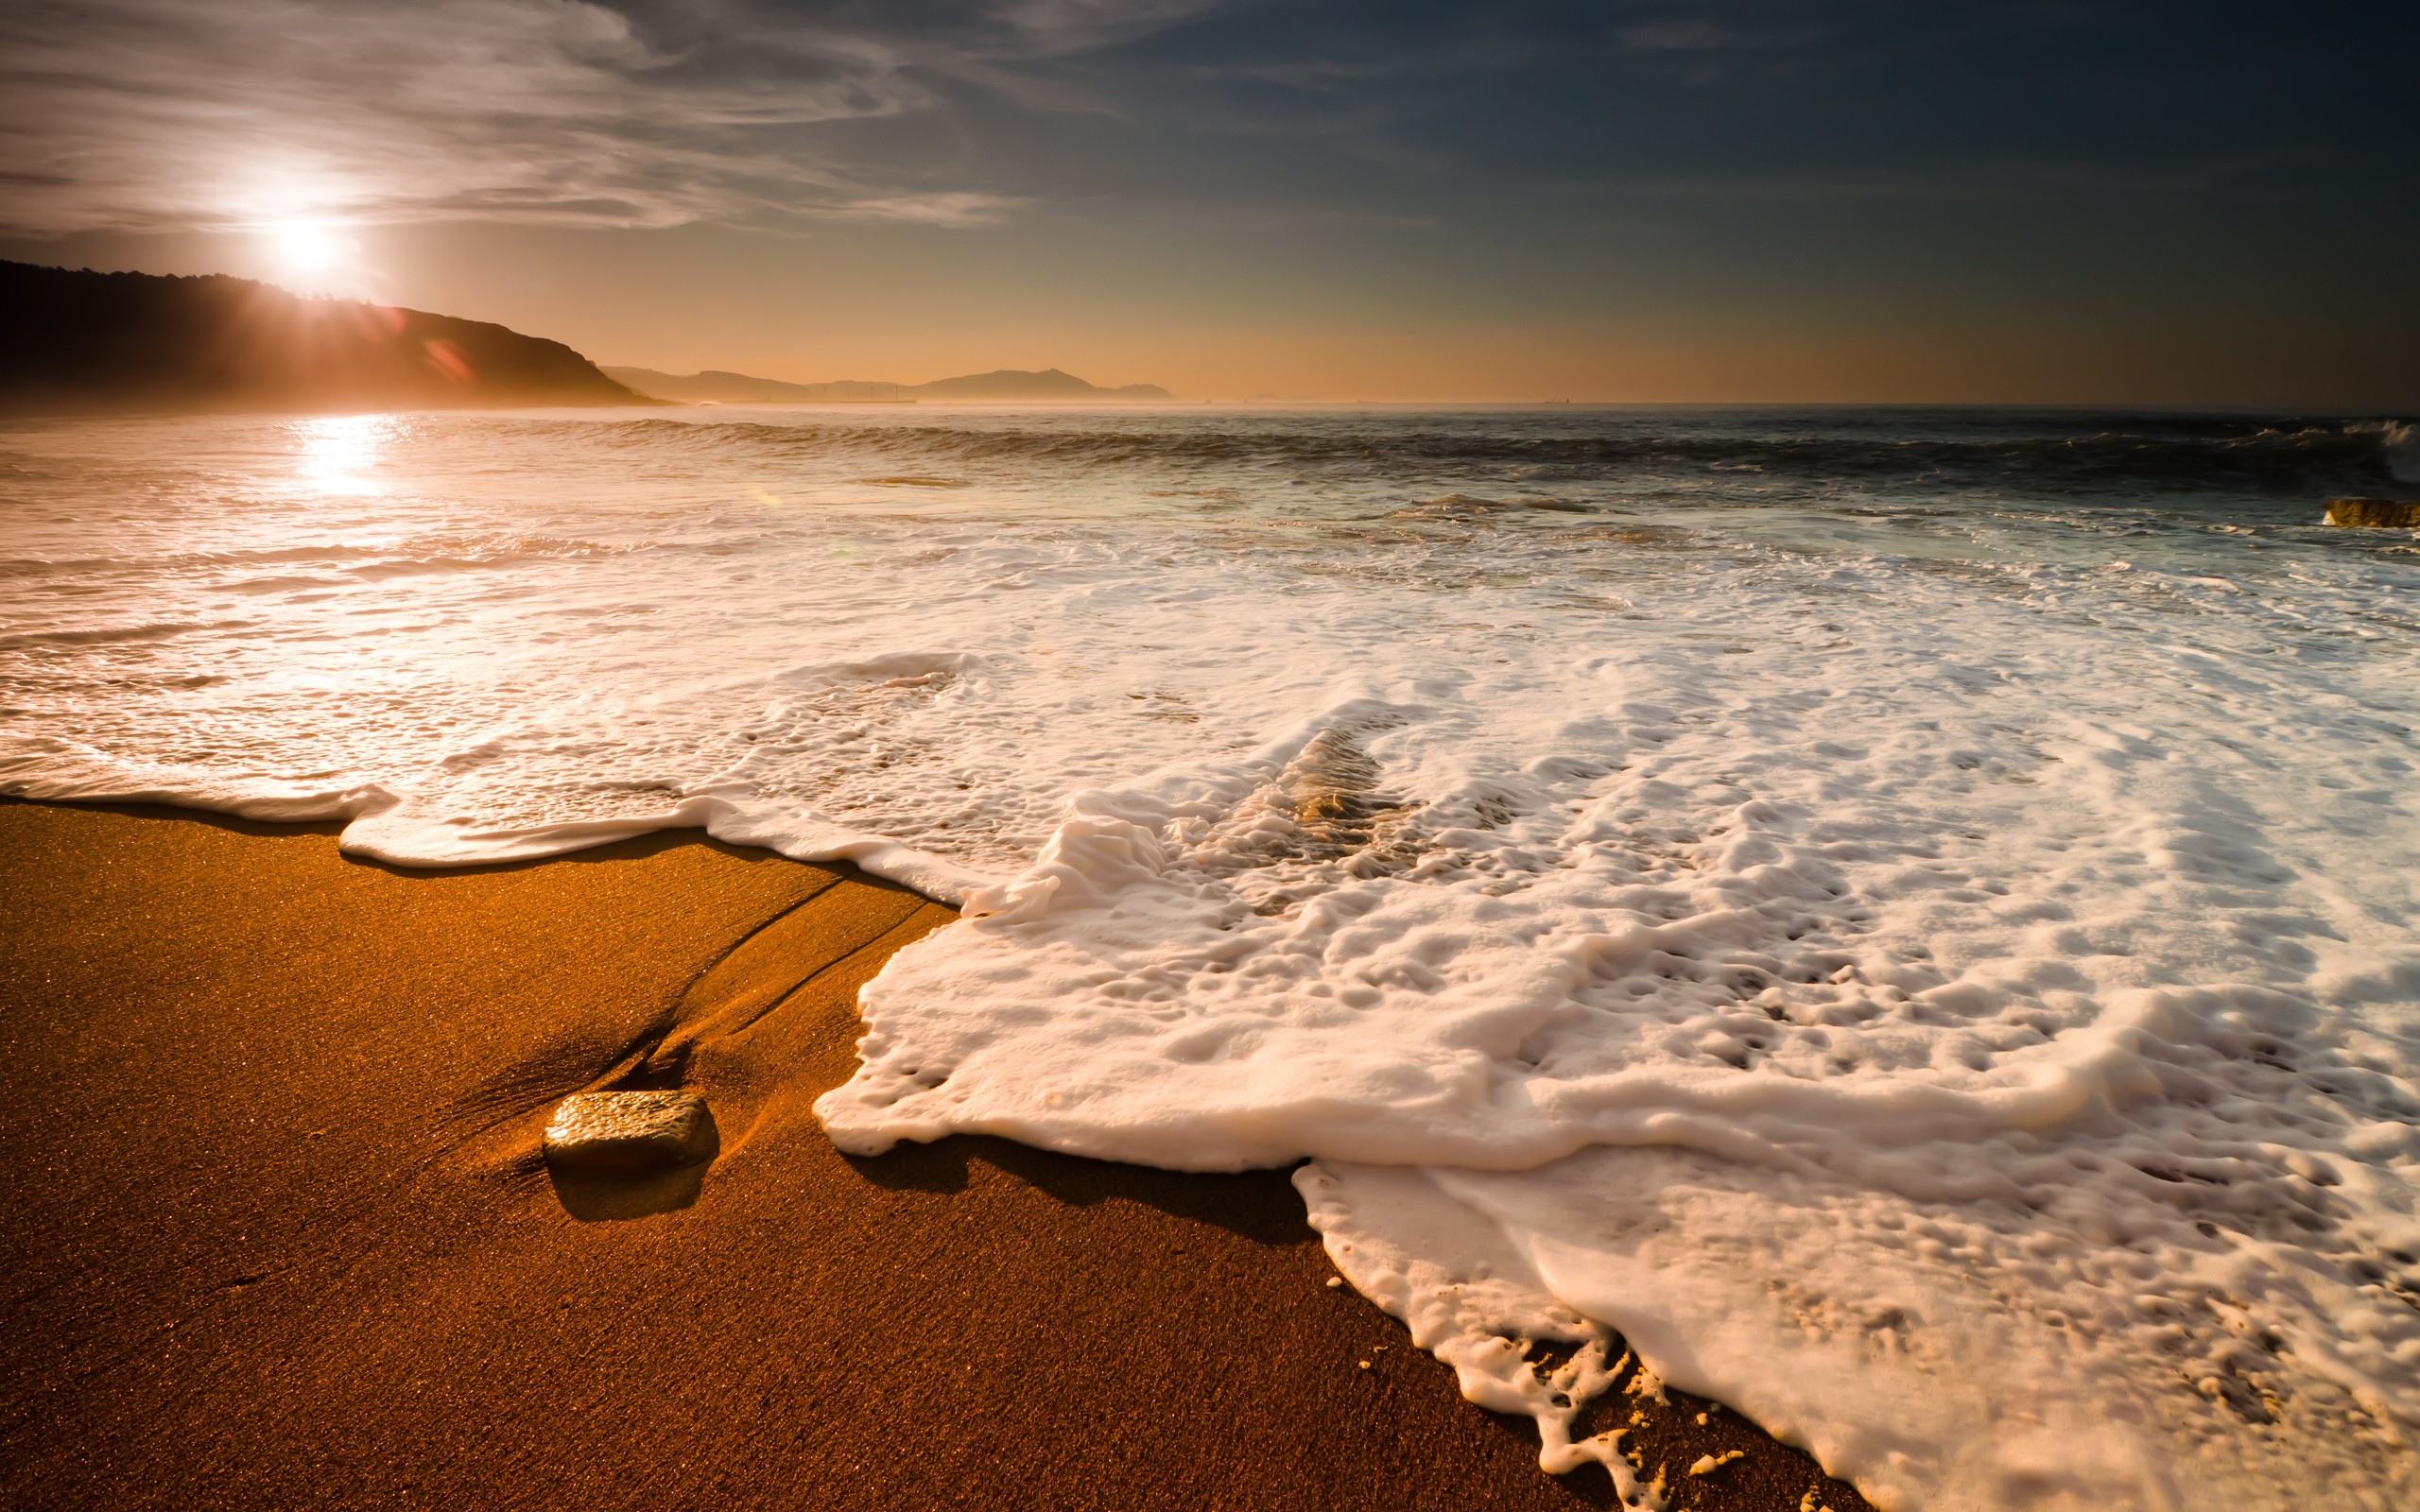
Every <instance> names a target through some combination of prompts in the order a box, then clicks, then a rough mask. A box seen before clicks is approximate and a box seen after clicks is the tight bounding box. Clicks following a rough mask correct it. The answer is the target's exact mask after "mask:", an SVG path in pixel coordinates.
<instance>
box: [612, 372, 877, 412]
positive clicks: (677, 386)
mask: <svg viewBox="0 0 2420 1512" xmlns="http://www.w3.org/2000/svg"><path fill="white" fill-rule="evenodd" d="M601 370H602V371H603V372H604V374H605V376H606V377H608V378H611V379H613V380H614V382H615V383H619V384H626V385H628V386H629V387H631V388H634V389H636V390H638V391H639V392H640V393H642V394H646V395H648V396H650V397H651V398H655V399H669V400H672V401H674V402H676V403H679V404H904V403H907V402H908V401H909V400H910V399H912V398H913V397H914V396H913V395H912V394H911V393H909V392H908V389H907V387H905V386H903V385H900V384H867V383H855V382H851V381H847V380H843V381H841V382H839V383H831V384H786V383H783V382H781V381H780V380H778V379H773V378H751V377H749V376H748V375H747V374H746V373H741V372H717V371H716V370H714V369H707V370H706V371H704V372H700V373H691V374H690V375H689V376H688V377H686V378H683V377H681V376H679V375H678V374H675V373H668V372H658V371H656V370H655V369H652V368H611V367H609V368H606V369H601Z"/></svg>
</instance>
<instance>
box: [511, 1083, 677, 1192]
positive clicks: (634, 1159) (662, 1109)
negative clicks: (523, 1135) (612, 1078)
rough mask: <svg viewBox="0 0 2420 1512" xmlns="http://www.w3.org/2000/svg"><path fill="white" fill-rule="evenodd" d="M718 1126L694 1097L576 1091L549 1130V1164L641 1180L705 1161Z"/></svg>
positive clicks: (560, 1106) (562, 1104) (561, 1105)
mask: <svg viewBox="0 0 2420 1512" xmlns="http://www.w3.org/2000/svg"><path fill="white" fill-rule="evenodd" d="M715 1144H716V1139H715V1121H714V1118H713V1115H711V1114H710V1113H708V1112H707V1111H706V1100H705V1099H704V1098H702V1097H700V1096H699V1095H698V1094H697V1093H695V1092H575V1093H573V1094H572V1095H571V1096H569V1097H566V1098H564V1099H563V1100H562V1102H560V1103H558V1104H556V1105H555V1116H554V1117H553V1118H552V1119H551V1120H549V1121H548V1122H547V1125H546V1143H545V1149H546V1163H547V1164H549V1165H551V1166H553V1167H554V1168H555V1169H557V1170H559V1171H603V1172H613V1173H617V1174H621V1175H631V1176H634V1175H640V1174H644V1173H646V1172H649V1171H664V1170H669V1169H670V1168H672V1167H673V1166H676V1165H689V1164H693V1163H695V1162H697V1161H699V1160H706V1159H708V1158H709V1157H711V1156H712V1155H713V1154H714V1153H715Z"/></svg>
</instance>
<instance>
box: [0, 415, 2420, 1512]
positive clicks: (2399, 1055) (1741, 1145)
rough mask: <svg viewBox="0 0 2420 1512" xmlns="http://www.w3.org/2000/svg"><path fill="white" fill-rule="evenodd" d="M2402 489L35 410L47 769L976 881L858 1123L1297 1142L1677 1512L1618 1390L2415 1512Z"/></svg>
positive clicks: (871, 997)
mask: <svg viewBox="0 0 2420 1512" xmlns="http://www.w3.org/2000/svg"><path fill="white" fill-rule="evenodd" d="M2415 482H2420V442H2415V438H2414V436H2413V432H2412V430H2411V427H2410V425H2409V424H2407V423H2403V422H2399V421H2396V420H2394V419H2389V418H2371V419H2325V420H2294V419H2281V418H2255V417H2188V416H2175V415H2116V414H2108V415H2102V414H2083V413H2072V412H2065V413H2018V412H2011V411H1982V412H1949V411H1898V412H1884V411H1857V412H1816V411H1789V412H1772V413H1759V412H1744V411H1727V412H1676V411H1665V410H1593V409H1584V408H1560V407H1559V408H1556V409H1553V410H1549V411H1545V412H1533V413H1514V412H1471V413H1450V414H1447V413H1422V414H1412V413H1389V412H1381V411H1374V410H1333V411H1324V412H1293V413H1277V412H1253V411H1222V410H1211V409H1206V408H1197V409H1190V410H1188V409H1161V410H1131V409H1130V410H1118V411H1033V412H1016V411H1001V410H963V411H956V410H947V409H937V408H933V407H930V406H916V407H903V408H899V409H895V410H894V409H878V410H877V409H866V410H854V411H853V410H736V409H724V410H689V411H681V412H678V413H665V414H660V415H652V416H648V417H644V418H635V419H634V418H631V416H630V415H629V414H628V413H627V412H623V413H616V414H573V413H564V414H517V415H435V416H362V417H344V418H320V419H259V418H214V419H142V420H112V421H46V422H19V423H15V424H11V425H9V426H8V427H6V428H5V429H0V585H5V586H0V786H5V790H6V791H9V792H12V793H16V794H21V795H26V796H33V797H48V798H121V799H133V798H144V799H163V800H167V801H172V802H180V803H187V804H194V805H200V806H206V807H213V808H218V809H224V810H229V811H233V812H237V813H242V814H249V815H253V816H262V817H272V818H274V817H291V818H303V817H328V816H343V817H345V818H347V819H349V820H350V824H349V827H348V829H347V831H346V834H345V844H346V846H347V847H348V849H350V850H352V851H355V852H357V853H360V854H365V855H372V856H378V857H383V858H385V859H388V860H389V861H394V862H399V863H404V864H427V865H438V864H451V863H459V862H466V861H476V860H488V859H499V858H505V857H518V856H532V855H543V854H547V853H551V852H556V851H565V850H569V849H574V848H577V847H579V846H584V845H591V844H595V843H598V842H599V841H602V840H605V839H610V838H613V837H614V836H616V835H621V834H627V833H634V832H637V831H640V830H646V829H652V828H660V827H665V826H671V825H701V826H703V827H705V828H706V829H708V830H710V831H711V832H712V833H716V834H718V835H721V836H723V837H725V838H727V839H731V840H735V841H742V842H751V843H756V844H763V845H769V846H771V847H774V848H776V849H778V850H781V851H785V852H787V853H788V854H791V855H794V856H798V857H801V858H808V859H813V858H831V857H848V858H852V859H855V860H856V861H857V862H859V863H860V864H862V865H865V866H867V867H869V868H872V869H873V870H875V871H877V872H880V873H882V874H885V875H888V876H891V877H895V878H898V879H900V880H902V881H904V882H907V883H909V884H911V885H915V886H917V887H920V888H922V889H924V890H925V891H927V892H929V893H931V894H932V895H934V896H936V897H939V898H942V899H944V900H946V901H949V902H954V903H959V904H961V905H962V906H963V909H964V912H965V915H966V918H965V919H964V920H963V921H961V922H959V923H958V924H955V925H953V926H951V927H950V928H948V929H945V930H942V931H941V932H940V933H938V934H936V935H934V936H931V937H930V938H928V939H926V940H925V941H924V942H923V943H921V944H918V945H916V946H912V947H910V948H909V949H908V950H907V951H904V952H902V953H901V954H899V955H898V956H897V957H896V958H895V959H894V960H893V961H892V962H891V964H890V967H889V968H888V969H887V970H886V971H884V972H883V973H882V974H881V976H880V977H878V978H877V979H876V980H875V981H874V982H873V984H872V985H871V986H870V987H869V988H867V989H866V992H865V995H864V998H863V1002H862V1009H863V1013H864V1017H865V1020H866V1022H867V1025H868V1033H867V1037H866V1040H865V1041H864V1044H863V1047H862V1065H861V1068H860V1070H859V1071H858V1073H857V1074H856V1077H855V1079H854V1080H852V1081H851V1082H849V1083H848V1084H847V1085H845V1086H843V1087H841V1088H839V1089H838V1090H836V1091H833V1092H831V1093H829V1094H828V1095H826V1096H825V1097H824V1098H823V1099H822V1100H821V1103H820V1105H819V1110H820V1112H821V1115H822V1117H823V1119H824V1122H825V1125H826V1126H827V1127H828V1129H829V1130H830V1132H831V1134H832V1137H833V1138H834V1139H835V1140H836V1141H837V1142H838V1143H840V1144H841V1145H842V1146H843V1147H844V1148H847V1149H850V1150H853V1151H860V1152H873V1151H879V1150H881V1149H883V1148H885V1147H887V1146H889V1145H890V1144H891V1143H895V1142H897V1141H899V1140H902V1139H911V1140H928V1139H936V1138H940V1137H942V1136H943V1135H946V1134H949V1133H953V1132H959V1131H983V1132H989V1133H994V1134H1002V1135H1006V1136H1009V1137H1011V1138H1013V1139H1018V1140H1022V1141H1026V1142H1028V1143H1033V1144H1037V1145H1043V1146H1046V1147H1049V1148H1053V1149H1059V1150H1068V1151H1075V1152H1080V1153H1082V1154H1086V1155H1095V1156H1101V1157H1106V1158H1110V1159H1117V1160H1138V1161H1145V1162H1149V1163H1151V1164H1156V1165H1162V1166H1168V1167H1174V1168H1179V1169H1202V1170H1229V1169H1236V1168H1239V1167H1245V1166H1282V1165H1287V1164H1290V1163H1293V1162H1296V1161H1301V1160H1305V1158H1308V1161H1307V1163H1304V1164H1301V1165H1299V1166H1298V1168H1297V1170H1296V1175H1295V1180H1296V1183H1297V1185H1298V1186H1299V1187H1300V1188H1301V1189H1302V1192H1303V1194H1304V1197H1305V1203H1306V1205H1307V1209H1308V1212H1309V1215H1310V1218H1311V1221H1312V1222H1313V1224H1314V1225H1316V1226H1317V1227H1318V1228H1319V1229H1322V1232H1323V1233H1324V1235H1325V1238H1326V1242H1327V1244H1328V1246H1329V1249H1330V1252H1331V1253H1332V1255H1333V1256H1334V1257H1335V1259H1336V1261H1337V1263H1338V1264H1339V1265H1340V1268H1341V1269H1342V1270H1343V1271H1344V1273H1345V1274H1346V1276H1347V1277H1349V1278H1350V1279H1351V1280H1352V1281H1353V1283H1354V1284H1355V1285H1356V1286H1357V1287H1358V1288H1359V1289H1360V1290H1361V1291H1362V1292H1363V1293H1364V1294H1366V1295H1367V1296H1369V1297H1372V1298H1373V1299H1374V1300H1375V1301H1376V1302H1378V1303H1379V1304H1380V1305H1382V1306H1384V1307H1386V1308H1388V1309H1389V1310H1391V1311H1392V1312H1394V1313H1396V1314H1399V1315H1401V1316H1403V1317H1404V1318H1405V1319H1406V1320H1407V1321H1408V1322H1409V1324H1410V1325H1411V1328H1412V1330H1413V1333H1414V1337H1415V1338H1416V1339H1417V1341H1418V1342H1419V1343H1420V1344H1421V1345H1422V1346H1423V1347H1424V1348H1426V1349H1431V1350H1433V1351H1434V1352H1436V1353H1437V1354H1438V1355H1440V1356H1441V1357H1442V1358H1443V1359H1444V1360H1446V1361H1447V1362H1449V1363H1450V1364H1452V1365H1453V1366H1455V1368H1456V1369H1457V1370H1458V1371H1459V1372H1460V1375H1461V1381H1462V1384H1463V1386H1464V1389H1465V1390H1466V1391H1467V1392H1468V1393H1469V1394H1470V1395H1472V1396H1473V1397H1474V1398H1475V1399H1477V1400H1481V1401H1483V1402H1486V1403H1488V1404H1490V1405H1492V1406H1496V1407H1499V1408H1501V1409H1504V1410H1508V1411H1514V1412H1524V1413H1527V1414H1529V1415H1530V1417H1534V1418H1535V1419H1536V1420H1537V1422H1538V1424H1539V1428H1540V1432H1541V1435H1542V1437H1543V1453H1542V1457H1543V1460H1544V1462H1545V1463H1546V1464H1547V1468H1549V1469H1571V1468H1573V1467H1576V1466H1578V1465H1581V1464H1583V1463H1585V1462H1587V1461H1589V1460H1592V1459H1593V1460H1598V1461H1600V1462H1603V1463H1606V1464H1607V1465H1608V1467H1609V1469H1613V1470H1614V1472H1615V1473H1616V1480H1617V1481H1618V1482H1619V1483H1620V1484H1621V1485H1623V1486H1624V1487H1625V1488H1626V1489H1627V1490H1628V1491H1630V1492H1631V1493H1632V1494H1633V1495H1634V1496H1636V1497H1638V1498H1640V1499H1643V1500H1651V1499H1652V1498H1653V1496H1654V1492H1653V1489H1652V1488H1651V1487H1649V1486H1640V1485H1638V1484H1637V1481H1636V1479H1635V1477H1634V1476H1633V1475H1632V1474H1631V1473H1630V1471H1629V1469H1628V1466H1627V1463H1626V1462H1625V1461H1623V1459H1622V1458H1621V1455H1620V1454H1619V1452H1618V1443H1617V1442H1616V1438H1615V1437H1614V1436H1613V1435H1602V1434H1598V1433H1595V1432H1594V1429H1595V1428H1596V1426H1597V1423H1596V1420H1595V1419H1593V1418H1591V1417H1588V1416H1587V1414H1586V1407H1587V1400H1586V1399H1587V1397H1588V1395H1589V1393H1590V1392H1591V1391H1593V1390H1600V1389H1602V1388H1603V1386H1604V1385H1605V1384H1606V1383H1607V1382H1608V1381H1610V1380H1611V1379H1613V1370H1614V1366H1615V1360H1614V1358H1613V1356H1614V1355H1616V1353H1618V1352H1619V1351H1620V1350H1621V1349H1625V1348H1627V1349H1630V1350H1633V1351H1635V1354H1634V1358H1635V1360H1636V1361H1637V1362H1638V1363H1641V1364H1643V1365H1644V1366H1646V1367H1647V1368H1648V1369H1649V1370H1651V1372H1653V1374H1654V1376H1656V1377H1658V1378H1660V1379H1661V1380H1663V1381H1667V1382H1669V1383H1673V1384H1676V1385H1679V1386H1682V1387H1685V1388H1686V1389H1689V1390H1693V1391H1698V1392H1703V1393H1706V1394H1709V1395H1712V1396H1714V1397H1717V1398H1720V1400H1724V1401H1726V1402H1729V1403H1732V1404H1734V1405H1736V1406H1737V1407H1738V1408H1739V1409H1741V1410H1742V1411H1744V1412H1745V1413H1747V1414H1748V1415H1749V1416H1750V1417H1754V1418H1755V1420H1757V1421H1758V1422H1760V1423H1762V1424H1763V1425H1764V1426H1766V1427H1767V1428H1769V1429H1771V1430H1772V1431H1774V1432H1775V1433H1777V1434H1779V1435H1782V1436H1784V1437H1786V1438H1788V1439H1789V1440H1791V1441H1793V1442H1796V1443H1799V1444H1803V1445H1805V1446H1806V1447H1808V1448H1810V1449H1811V1450H1812V1451H1813V1452H1815V1453H1816V1454H1817V1456H1818V1457H1819V1458H1820V1459H1821V1460H1822V1461H1823V1463H1824V1466H1825V1467H1826V1468H1827V1469H1830V1470H1832V1471H1833V1472H1835V1473H1837V1474H1840V1475H1842V1476H1845V1477H1848V1478H1851V1479H1853V1480H1855V1481H1856V1482H1857V1483H1858V1486H1861V1487H1862V1488H1864V1489H1865V1491H1866V1492H1867V1494H1868V1495H1869V1496H1871V1497H1872V1498H1873V1499H1874V1500H1875V1501H1876V1503H1878V1504H1881V1505H1884V1506H1886V1507H1945V1508H1954V1507H1977V1508H1980V1507H2017V1506H2044V1507H2051V1506H2058V1507H2076V1508H2087V1507H2088V1508H2120V1507H2152V1508H2164V1507H2180V1508H2181V1507H2188V1506H2204V1505H2208V1506H2227V1507H2231V1508H2248V1507H2280V1508H2282V1507H2289V1506H2291V1507H2378V1508H2387V1507H2393V1506H2398V1505H2401V1506H2408V1505H2411V1504H2412V1503H2413V1500H2414V1498H2415V1496H2420V1468H2416V1467H2420V1455H2415V1453H2414V1449H2413V1444H2412V1437H2413V1435H2414V1434H2415V1433H2416V1432H2420V1215H2415V1211H2414V1190H2415V1187H2416V1186H2420V928H2415V926H2416V925H2420V911H2416V909H2415V905H2420V881H2415V862H2420V790H2415V763H2420V734H2415V730H2420V541H2415V537H2414V536H2413V534H2412V533H2411V532H2400V531H2357V530H2341V529H2330V528H2326V527H2324V526H2322V525H2321V524H2319V520H2320V513H2321V509H2322V507H2323V506H2324V503H2325V500H2326V499H2327V498H2329V497H2331V496H2334V495H2339V494H2408V493H2411V492H2414V491H2420V489H2415ZM1609 1331H1610V1332H1609ZM1616 1333H1617V1335H1618V1339H1619V1340H1620V1341H1621V1342H1620V1343H1616V1342H1615V1338H1616ZM1548 1341H1553V1342H1559V1343H1560V1344H1562V1345H1564V1346H1565V1348H1564V1349H1563V1350H1562V1351H1561V1357H1564V1358H1565V1363H1564V1365H1563V1366H1561V1367H1560V1368H1559V1369H1558V1370H1557V1371H1556V1372H1554V1373H1553V1374H1551V1375H1541V1374H1540V1367H1534V1366H1531V1365H1530V1364H1528V1363H1526V1360H1527V1357H1529V1356H1530V1355H1532V1354H1534V1352H1535V1351H1534V1350H1532V1349H1530V1346H1531V1345H1533V1344H1537V1343H1543V1342H1548ZM1620 1416H1621V1415H1620V1414H1619V1413H1610V1414H1605V1415H1603V1417H1604V1418H1605V1420H1606V1421H1609V1422H1610V1421H1617V1420H1618V1418H1619V1417H1620Z"/></svg>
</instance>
